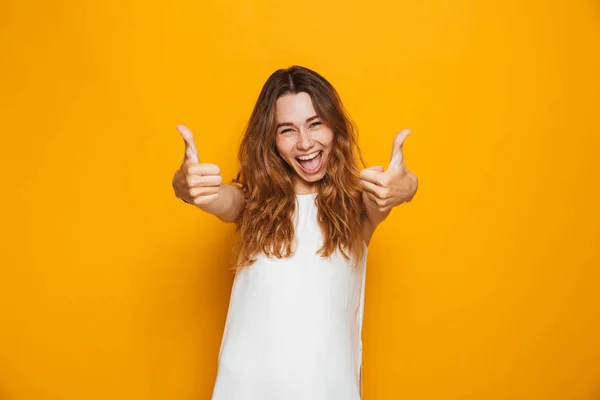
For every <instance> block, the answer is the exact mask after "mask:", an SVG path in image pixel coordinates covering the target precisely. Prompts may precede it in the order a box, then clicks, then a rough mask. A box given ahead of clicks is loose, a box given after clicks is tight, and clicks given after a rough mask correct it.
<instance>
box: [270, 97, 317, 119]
mask: <svg viewBox="0 0 600 400" xmlns="http://www.w3.org/2000/svg"><path fill="white" fill-rule="evenodd" d="M276 109H277V122H278V123H281V122H294V123H303V122H304V121H306V120H307V119H308V118H310V117H313V116H315V115H316V111H315V108H314V106H313V103H312V99H311V98H310V95H309V94H308V93H306V92H300V93H294V94H287V95H284V96H281V97H280V98H278V99H277V103H276Z"/></svg>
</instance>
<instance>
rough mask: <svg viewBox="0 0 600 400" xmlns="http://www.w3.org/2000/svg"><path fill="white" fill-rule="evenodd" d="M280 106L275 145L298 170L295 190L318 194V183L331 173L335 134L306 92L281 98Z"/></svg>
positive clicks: (281, 154)
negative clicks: (330, 160) (330, 162)
mask: <svg viewBox="0 0 600 400" xmlns="http://www.w3.org/2000/svg"><path fill="white" fill-rule="evenodd" d="M276 107H277V128H276V132H275V144H276V147H277V152H278V153H279V155H280V156H281V158H283V159H284V160H285V161H286V162H287V163H288V164H289V165H290V166H291V167H292V169H293V170H294V171H296V174H295V176H294V184H295V191H296V193H297V194H307V193H313V192H316V189H317V182H318V181H319V180H320V179H321V178H323V176H325V172H326V171H327V161H328V160H329V155H330V153H331V150H332V147H333V131H332V130H331V128H330V127H329V126H327V125H326V124H325V122H324V121H323V120H322V119H321V118H319V117H318V116H317V113H316V112H315V109H314V107H313V104H312V100H311V98H310V95H309V94H308V93H306V92H300V93H296V94H288V95H284V96H281V97H280V98H279V99H277V103H276ZM300 157H301V158H300Z"/></svg>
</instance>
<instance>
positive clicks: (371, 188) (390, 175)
mask: <svg viewBox="0 0 600 400" xmlns="http://www.w3.org/2000/svg"><path fill="white" fill-rule="evenodd" d="M409 133H410V130H408V129H404V130H402V131H401V132H400V133H398V134H397V135H396V137H395V138H394V144H393V146H392V157H391V159H390V164H389V165H388V169H387V171H384V168H383V167H382V166H376V167H370V168H366V169H363V170H362V171H361V172H360V183H361V185H362V186H363V188H364V190H365V193H366V194H367V196H368V198H369V199H370V200H371V201H372V202H373V204H374V205H375V206H376V207H377V209H378V210H379V211H381V212H387V211H389V210H391V209H392V208H393V207H395V206H397V205H400V204H402V203H405V202H409V201H411V200H412V199H413V197H414V195H415V193H416V192H417V187H418V179H417V176H416V175H415V174H413V173H412V172H411V171H409V170H408V168H406V164H405V163H404V155H403V154H402V145H403V143H404V139H406V137H407V136H408V134H409Z"/></svg>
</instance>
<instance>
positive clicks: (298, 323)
mask: <svg viewBox="0 0 600 400" xmlns="http://www.w3.org/2000/svg"><path fill="white" fill-rule="evenodd" d="M178 130H179V131H180V133H181V135H182V136H183V138H184V141H185V143H186V153H185V154H186V155H185V158H184V161H183V164H182V166H181V167H180V168H179V169H178V170H177V171H176V173H175V176H174V178H173V188H174V190H175V194H176V196H177V197H179V198H181V199H183V200H184V201H186V202H188V203H191V204H194V205H196V206H197V207H199V208H200V209H202V210H204V211H206V212H209V213H212V214H214V215H216V216H217V217H218V218H219V219H221V220H222V221H227V222H234V223H235V224H236V232H237V233H238V235H239V240H238V246H237V251H236V253H237V260H238V261H237V264H236V268H235V270H236V275H235V279H234V283H233V288H232V293H231V298H230V303H229V310H228V314H227V321H226V324H225V330H224V333H223V339H222V342H221V349H220V352H219V358H218V361H219V368H218V373H217V379H216V382H215V385H214V390H213V396H212V399H213V400H225V399H227V400H308V399H310V400H338V399H339V400H357V399H360V398H361V392H362V387H361V364H362V362H361V360H362V341H361V331H362V319H363V309H364V306H363V304H364V288H365V271H366V258H367V250H368V248H367V245H368V244H369V241H370V239H371V236H372V234H373V231H374V230H375V228H376V227H377V226H378V225H379V224H380V223H381V222H382V221H383V220H384V219H385V218H386V217H387V216H388V214H389V213H390V211H391V209H392V208H393V207H395V206H397V205H399V204H402V203H404V202H407V201H410V200H412V197H413V196H414V194H415V192H416V190H417V178H416V176H415V175H414V174H413V173H412V172H410V171H409V170H408V169H407V168H406V166H405V164H404V161H403V157H402V142H403V141H404V138H405V137H406V135H407V134H408V131H402V132H400V133H399V134H398V135H397V136H396V138H395V140H394V144H393V149H392V159H391V162H390V165H389V166H388V169H387V171H386V170H384V168H383V167H380V166H378V167H371V168H366V169H362V170H360V169H359V168H358V162H357V157H358V158H360V161H361V163H362V165H363V166H365V163H364V162H363V160H362V157H361V156H360V150H359V149H358V146H357V140H356V131H355V129H354V127H353V124H352V123H351V122H350V119H349V118H348V117H347V115H346V113H345V111H344V108H343V106H342V102H341V101H340V99H339V97H338V94H337V92H336V90H335V89H334V88H333V86H332V85H331V84H330V83H329V82H328V81H327V80H326V79H325V78H323V77H322V76H321V75H319V74H318V73H316V72H314V71H311V70H309V69H307V68H304V67H299V66H293V67H291V68H288V69H280V70H277V71H275V72H274V73H273V74H272V75H271V76H270V77H269V79H268V80H267V82H266V83H265V85H264V86H263V88H262V91H261V93H260V95H259V97H258V101H257V102H256V105H255V107H254V111H253V112H252V115H251V117H250V121H249V123H248V126H247V127H246V131H245V133H244V137H243V140H242V142H241V145H240V149H239V155H238V159H239V163H240V170H239V173H238V174H237V176H236V178H235V179H233V180H232V182H231V183H230V184H223V183H222V177H221V176H220V175H219V173H220V171H219V167H218V166H216V165H214V164H205V163H201V162H200V160H199V159H198V153H197V151H196V147H195V144H194V139H193V135H192V133H191V132H190V131H189V130H188V129H187V128H186V127H184V126H181V125H180V126H178Z"/></svg>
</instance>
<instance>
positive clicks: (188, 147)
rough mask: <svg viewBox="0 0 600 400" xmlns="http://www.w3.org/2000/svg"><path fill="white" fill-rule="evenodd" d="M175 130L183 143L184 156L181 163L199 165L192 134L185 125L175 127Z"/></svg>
mask: <svg viewBox="0 0 600 400" xmlns="http://www.w3.org/2000/svg"><path fill="white" fill-rule="evenodd" d="M177 130H178V131H179V133H180V134H181V137H183V141H184V142H185V156H184V157H183V162H186V161H189V162H191V163H194V164H198V163H200V157H199V156H198V150H197V149H196V142H195V141H194V134H193V133H192V131H190V130H189V129H188V128H187V127H186V126H185V125H177Z"/></svg>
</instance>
